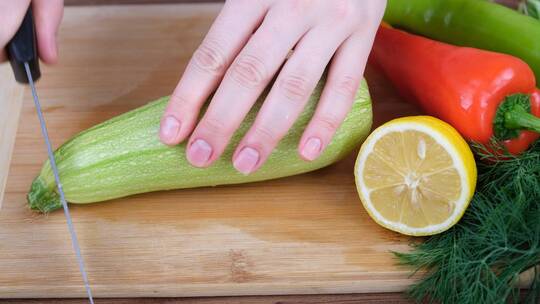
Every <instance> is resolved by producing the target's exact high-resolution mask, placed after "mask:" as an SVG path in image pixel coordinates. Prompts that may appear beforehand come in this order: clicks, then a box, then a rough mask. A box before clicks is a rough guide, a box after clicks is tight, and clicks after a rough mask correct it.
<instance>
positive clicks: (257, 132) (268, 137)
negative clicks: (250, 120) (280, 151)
mask: <svg viewBox="0 0 540 304" xmlns="http://www.w3.org/2000/svg"><path fill="white" fill-rule="evenodd" d="M253 135H254V136H253V137H254V138H256V139H257V141H258V142H260V143H262V144H263V145H264V144H269V143H270V144H273V143H275V142H277V141H278V140H279V138H278V135H277V134H276V133H275V132H274V130H272V129H270V128H269V127H267V126H263V125H260V126H256V127H255V128H254V129H253Z"/></svg>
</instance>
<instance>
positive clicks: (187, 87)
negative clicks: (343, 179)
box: [160, 0, 386, 174]
mask: <svg viewBox="0 0 540 304" xmlns="http://www.w3.org/2000/svg"><path fill="white" fill-rule="evenodd" d="M385 5H386V1H385V0H361V1H358V0H334V1H328V0H312V1H308V0H230V1H227V2H226V3H225V6H224V7H223V9H222V11H221V12H220V14H219V16H218V17H217V18H216V20H215V21H214V23H213V25H212V27H211V28H210V30H209V32H208V34H207V35H206V37H205V38H204V40H203V42H202V44H201V45H200V46H199V48H198V49H197V50H196V52H195V53H194V54H193V57H192V58H191V60H190V62H189V64H188V66H187V68H186V70H185V72H184V74H183V76H182V78H181V80H180V82H179V83H178V86H177V87H176V89H175V90H174V93H173V94H172V96H171V100H170V102H169V105H168V107H167V109H166V110H165V113H164V115H163V118H162V120H161V127H160V138H161V141H162V142H163V143H165V144H168V145H176V144H178V143H180V142H181V141H183V140H185V139H186V138H187V137H188V136H189V134H190V133H191V132H192V131H193V133H192V134H191V136H190V138H189V141H188V144H187V152H186V155H187V158H188V160H189V162H190V163H191V164H192V165H194V166H197V167H206V166H209V165H211V164H212V162H214V161H215V160H216V159H218V158H219V157H220V155H221V154H222V153H223V151H224V150H225V148H226V146H227V144H228V142H229V140H230V138H231V136H232V135H233V133H234V132H235V130H236V129H237V128H238V127H239V125H240V123H241V122H242V121H243V119H244V117H245V115H246V114H247V113H248V112H249V110H250V108H251V107H252V105H253V104H254V102H255V101H256V99H257V97H258V96H259V95H260V94H261V92H262V91H263V89H264V88H265V87H266V86H267V85H268V83H269V82H270V81H271V80H272V78H273V76H274V74H276V73H277V71H278V70H279V69H280V67H281V66H282V65H283V68H282V69H281V71H280V73H279V75H278V76H277V79H276V81H275V83H274V85H273V86H272V88H271V91H270V93H269V94H268V96H267V97H266V100H265V102H264V104H263V106H262V107H261V109H260V111H259V113H258V115H257V118H256V120H255V122H254V123H253V126H252V127H251V129H250V130H249V131H248V132H247V133H246V135H245V136H244V138H243V139H242V141H241V142H240V143H239V145H238V146H237V147H236V151H235V153H234V155H233V164H234V167H235V168H236V169H237V170H238V171H240V172H242V173H244V174H249V173H252V172H254V171H256V170H257V169H258V168H259V167H260V166H261V165H262V164H263V163H264V162H265V161H266V159H267V158H268V156H269V155H270V154H271V152H272V150H273V149H274V147H275V146H276V145H277V144H278V142H279V140H280V139H281V138H282V137H283V136H285V135H286V134H287V131H288V130H289V128H291V126H292V125H293V123H294V122H295V120H296V119H297V117H298V116H299V114H300V113H301V112H302V110H303V108H304V106H305V104H306V103H307V101H308V98H309V96H310V95H311V93H312V91H313V89H314V88H315V86H316V84H317V82H318V81H319V79H320V77H321V76H322V74H323V72H324V70H325V68H326V66H327V64H328V63H329V62H330V61H331V65H330V69H329V74H328V77H327V83H326V85H325V88H324V90H323V92H322V95H321V99H320V101H319V104H318V108H317V110H316V112H315V114H314V116H313V118H312V120H311V121H310V123H309V125H308V126H307V128H306V129H305V131H304V134H303V136H302V138H301V140H300V143H299V146H298V150H299V154H300V156H301V157H302V158H303V159H305V160H307V161H311V160H314V159H316V158H317V157H318V156H319V155H320V153H321V152H322V151H323V150H324V148H325V147H326V146H327V145H328V144H329V143H330V141H331V139H332V137H333V135H334V133H335V132H336V130H337V128H338V127H339V126H340V124H341V123H342V122H343V120H344V119H345V117H346V115H347V113H348V112H349V110H350V108H351V105H352V102H353V99H354V96H355V93H356V90H357V89H358V86H359V84H360V81H361V79H362V75H363V73H364V68H365V65H366V61H367V57H368V55H369V52H370V50H371V46H372V43H373V39H374V36H375V33H376V31H377V28H378V25H379V23H380V21H381V18H382V15H383V13H384V8H385ZM293 48H294V52H293V53H292V55H291V56H290V58H288V59H286V58H287V55H288V54H289V52H290V51H291V50H292V49H293ZM216 88H217V90H216ZM214 90H216V91H215V94H214V96H213V98H212V100H211V102H210V104H209V107H208V109H207V111H206V113H205V114H204V116H203V117H202V119H201V121H200V122H199V123H198V124H197V126H195V124H196V120H197V117H198V115H199V111H200V109H201V106H202V105H203V104H204V103H205V101H206V99H207V98H208V97H209V96H210V94H211V93H212V92H213V91H214Z"/></svg>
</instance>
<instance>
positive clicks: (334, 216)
mask: <svg viewBox="0 0 540 304" xmlns="http://www.w3.org/2000/svg"><path fill="white" fill-rule="evenodd" d="M219 8H220V5H215V4H212V5H210V4H208V5H168V6H144V8H143V7H140V6H132V7H130V9H129V11H128V10H125V9H124V8H121V7H117V6H111V7H100V8H91V7H71V8H67V9H66V12H65V19H64V22H63V27H62V29H61V31H60V46H61V52H62V56H61V62H60V64H59V65H58V66H56V67H54V68H49V67H44V68H43V77H42V80H41V81H40V83H39V84H38V90H39V93H40V95H41V99H42V103H43V108H44V112H45V116H46V119H47V121H48V125H49V130H50V134H51V139H52V142H53V144H54V145H55V146H58V145H59V144H60V143H62V142H64V141H65V140H67V139H68V138H70V137H71V136H73V135H74V134H76V133H77V132H79V131H81V130H84V129H86V128H88V127H90V126H92V125H94V124H96V123H98V122H101V121H103V120H105V119H107V118H110V117H113V116H115V115H117V114H119V113H122V112H125V111H127V110H129V109H133V108H135V107H137V106H140V105H142V104H145V103H146V102H147V101H149V100H152V99H155V98H157V97H159V96H162V95H166V94H169V92H171V91H172V89H173V88H174V86H175V84H176V82H177V80H178V77H179V74H180V72H181V71H182V69H183V67H184V66H185V64H186V62H187V60H188V59H189V57H190V56H191V54H192V52H193V50H194V49H195V48H196V47H197V45H198V43H199V42H200V41H201V39H202V37H203V35H204V33H205V32H206V30H207V29H208V27H209V25H210V23H211V21H212V19H213V17H214V16H215V15H216V14H217V12H218V11H219ZM369 82H370V84H371V87H372V90H373V94H374V99H375V111H376V117H377V123H380V122H382V121H385V120H388V119H390V118H392V117H396V116H398V115H406V114H413V113H416V111H415V109H414V108H412V107H411V106H409V105H406V104H403V103H399V102H398V100H397V99H396V98H395V97H394V96H393V95H392V93H391V90H389V89H388V88H387V86H386V84H385V83H384V82H383V81H381V79H378V77H377V75H375V74H374V75H372V76H370V78H369ZM24 99H25V100H24V106H23V110H22V119H23V120H24V121H25V123H24V124H21V125H20V127H19V130H18V133H17V141H16V144H15V153H14V155H13V160H12V165H11V169H10V173H9V178H8V183H7V190H6V194H5V199H4V206H3V209H2V212H1V213H0V298H1V297H3V298H13V297H32V298H33V297H38V298H44V297H81V296H83V295H84V290H83V288H82V284H81V279H80V276H79V273H78V270H77V265H76V261H75V257H74V256H73V251H72V249H71V243H70V240H69V236H68V234H67V231H66V226H65V219H64V216H63V214H62V213H61V212H55V213H52V214H49V215H48V216H39V215H36V214H35V213H32V212H31V211H29V210H28V209H27V207H26V200H25V194H26V192H27V191H28V188H29V185H30V183H31V181H32V179H33V177H34V176H35V175H36V174H37V173H38V172H39V169H40V166H41V164H42V163H43V161H44V160H45V159H46V154H45V151H44V149H43V145H42V139H41V136H40V134H39V132H38V122H37V119H36V118H35V114H34V109H33V106H32V104H31V100H30V96H29V95H28V94H26V95H25V98H24ZM353 162H354V155H351V157H349V158H347V159H345V160H344V161H342V162H340V163H338V164H336V165H334V166H331V167H329V168H326V169H323V170H320V171H317V172H314V173H311V174H305V175H302V176H296V177H291V178H286V179H280V180H275V181H269V182H262V183H254V184H248V185H239V186H230V187H217V188H201V189H192V190H185V191H169V192H160V193H152V194H145V195H138V196H134V197H130V198H125V199H119V200H115V201H111V202H107V203H102V204H95V205H91V206H73V207H72V215H73V219H74V223H75V227H76V230H77V232H78V236H79V239H80V244H81V248H82V252H83V256H84V258H85V262H86V265H87V270H88V273H89V277H90V282H91V284H92V287H93V290H94V292H95V295H96V296H97V297H155V296H158V297H171V296H174V297H176V296H216V295H219V296H223V295H261V294H266V295H272V294H319V293H362V292H383V291H384V292H395V291H401V290H403V289H404V288H406V287H407V286H408V285H409V284H410V283H411V282H412V280H413V279H411V278H409V277H408V274H409V270H408V269H404V268H400V267H397V266H396V265H395V263H394V259H393V257H392V254H391V253H390V252H389V251H390V250H407V249H408V242H409V239H408V238H406V237H403V236H400V235H397V234H395V233H392V232H390V231H387V230H385V229H383V228H381V227H379V226H378V225H376V224H375V223H373V221H371V220H370V218H369V217H368V216H367V214H366V213H365V211H364V209H363V208H362V207H361V204H360V202H359V200H358V197H357V194H356V190H355V186H354V182H353V177H352V172H351V168H352V166H353ZM6 244H9V245H6Z"/></svg>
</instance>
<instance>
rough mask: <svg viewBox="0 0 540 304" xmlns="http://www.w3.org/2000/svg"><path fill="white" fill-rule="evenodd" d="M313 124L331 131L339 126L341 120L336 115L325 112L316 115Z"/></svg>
mask: <svg viewBox="0 0 540 304" xmlns="http://www.w3.org/2000/svg"><path fill="white" fill-rule="evenodd" d="M315 124H316V125H317V126H319V127H320V128H323V129H324V130H326V131H328V132H331V133H333V132H335V131H336V130H337V129H338V128H339V125H340V124H341V122H340V120H339V119H338V118H337V117H336V116H333V115H330V114H325V115H319V116H318V117H316V118H315Z"/></svg>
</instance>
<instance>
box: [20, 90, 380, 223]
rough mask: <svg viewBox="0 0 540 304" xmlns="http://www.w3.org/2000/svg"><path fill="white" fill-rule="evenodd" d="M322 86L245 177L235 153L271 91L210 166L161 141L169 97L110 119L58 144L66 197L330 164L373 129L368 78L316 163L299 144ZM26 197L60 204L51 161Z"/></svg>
mask: <svg viewBox="0 0 540 304" xmlns="http://www.w3.org/2000/svg"><path fill="white" fill-rule="evenodd" d="M323 85H324V79H322V80H321V81H320V82H319V84H318V85H317V88H316V89H315V90H314V92H313V94H312V95H311V97H310V100H309V103H308V104H307V106H306V107H305V110H304V111H303V113H302V114H301V116H300V117H299V119H298V120H297V122H296V123H295V125H294V126H293V128H292V129H291V130H290V131H289V133H288V134H287V135H286V136H285V137H284V138H283V139H282V140H281V142H280V144H279V145H278V146H277V148H276V149H275V150H274V152H273V153H272V155H271V156H270V157H269V158H268V160H267V162H266V163H265V164H264V165H263V166H262V167H261V168H260V169H259V170H258V171H257V172H255V173H253V174H250V175H247V176H246V175H243V174H241V173H239V172H237V171H236V170H235V169H234V167H233V166H232V161H231V158H232V153H233V151H234V148H235V147H236V145H237V144H238V143H239V141H240V139H241V138H242V137H243V135H244V134H245V133H246V131H247V130H248V128H249V127H250V126H251V124H252V122H253V121H254V119H255V116H256V114H257V112H258V110H259V108H260V105H261V101H262V100H264V96H266V93H264V94H262V95H261V97H260V98H259V100H258V102H257V103H256V105H254V106H253V108H252V109H251V111H250V112H249V114H248V115H247V117H246V119H245V120H244V122H243V123H242V125H241V127H240V128H239V129H238V130H237V131H236V133H235V134H234V136H233V138H232V140H231V142H230V144H229V146H228V147H227V149H226V150H225V152H224V154H223V155H222V157H221V158H220V159H218V160H217V161H216V162H215V163H214V164H213V165H212V166H210V167H208V168H204V169H201V168H195V167H193V166H191V165H190V164H189V163H188V162H187V160H186V156H185V143H182V144H180V145H178V146H174V147H169V146H166V145H164V144H162V143H161V142H160V141H159V139H158V136H157V134H158V129H159V122H160V118H161V115H162V114H163V111H164V109H165V106H166V104H167V101H168V97H163V98H161V99H158V100H156V101H154V102H151V103H149V104H147V105H145V106H142V107H140V108H138V109H135V110H133V111H130V112H127V113H125V114H122V115H120V116H117V117H115V118H112V119H110V120H108V121H105V122H103V123H101V124H99V125H96V126H94V127H92V128H90V129H88V130H86V131H83V132H81V133H79V134H78V135H76V136H75V137H73V138H71V139H70V140H69V141H67V142H66V143H65V144H63V145H62V146H61V147H60V148H58V149H57V150H56V151H55V157H56V161H57V165H58V170H59V173H60V179H61V181H62V186H63V189H64V192H65V195H66V199H67V201H68V202H70V203H77V204H86V203H94V202H100V201H105V200H110V199H114V198H119V197H125V196H129V195H133V194H137V193H144V192H151V191H159V190H170V189H181V188H193V187H203V186H216V185H225V184H238V183H247V182H255V181H262V180H268V179H274V178H279V177H284V176H290V175H295V174H300V173H304V172H308V171H313V170H316V169H319V168H321V167H325V166H327V165H330V164H332V163H334V162H335V161H337V160H339V159H341V158H342V157H344V156H345V155H347V154H348V153H349V152H351V150H352V149H353V148H354V147H356V146H357V145H359V144H360V143H361V142H363V140H364V139H365V138H366V136H367V135H368V133H369V131H370V129H371V122H372V111H371V100H370V96H369V91H368V88H367V84H366V82H365V81H362V84H361V86H360V88H359V90H358V93H357V95H356V97H355V102H354V104H353V106H352V109H351V112H350V113H349V114H348V116H347V118H346V119H345V121H344V122H343V124H342V125H341V127H340V129H339V130H338V131H337V133H336V135H335V136H334V139H333V140H332V142H331V143H330V144H329V146H328V147H327V148H326V150H325V151H324V152H323V153H322V154H321V156H320V157H319V158H318V159H317V160H315V161H313V162H306V161H304V160H302V159H301V158H300V157H299V156H298V153H297V145H298V142H299V140H300V137H301V135H302V132H303V130H304V128H305V126H306V125H307V123H308V122H309V120H310V118H311V117H312V115H313V113H314V111H315V108H316V105H317V101H318V99H319V96H320V95H321V91H322V87H323ZM201 112H204V110H203V111H201ZM351 170H352V168H351ZM27 199H28V203H29V205H30V208H31V209H33V210H38V211H41V212H50V211H53V210H55V209H58V208H61V207H62V205H61V202H60V198H59V195H58V193H57V189H56V185H55V181H54V176H53V174H52V171H51V167H50V164H49V162H48V161H47V162H46V163H45V164H44V165H43V167H42V169H41V172H40V174H39V175H38V176H37V177H36V178H35V179H34V181H33V182H32V186H31V188H30V192H29V193H28V196H27Z"/></svg>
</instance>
